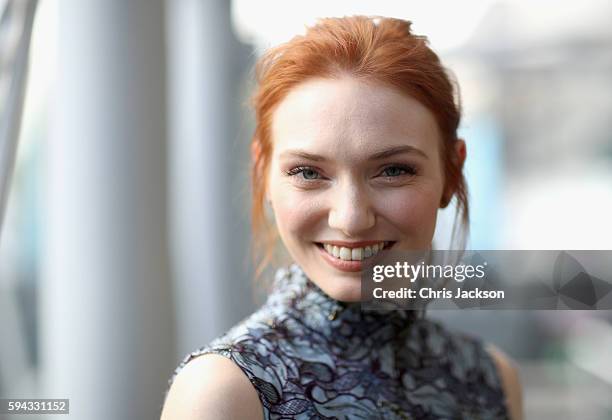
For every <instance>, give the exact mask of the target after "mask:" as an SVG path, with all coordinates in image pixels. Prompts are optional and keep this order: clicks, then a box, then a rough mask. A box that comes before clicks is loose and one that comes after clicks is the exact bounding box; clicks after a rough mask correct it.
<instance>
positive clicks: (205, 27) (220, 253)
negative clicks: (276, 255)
mask: <svg viewBox="0 0 612 420" xmlns="http://www.w3.org/2000/svg"><path fill="white" fill-rule="evenodd" d="M166 4H167V7H168V12H167V13H168V52H169V57H168V58H169V60H168V63H169V67H168V72H169V79H168V80H169V88H170V90H169V97H168V99H169V105H170V106H169V118H170V119H169V124H170V125H169V128H170V130H169V132H170V138H171V144H172V149H171V153H170V162H171V184H170V185H171V186H172V199H171V200H170V210H171V220H172V232H173V236H172V243H173V251H174V253H173V257H174V258H173V263H174V265H173V268H174V274H175V276H174V277H175V278H176V283H175V296H176V302H177V316H178V320H177V321H178V322H177V327H178V330H177V336H178V355H177V357H179V356H180V355H184V354H185V353H187V352H189V351H192V350H194V349H195V348H197V347H198V346H201V345H204V344H206V343H207V342H208V341H209V340H210V339H212V338H213V337H214V336H215V335H217V334H220V333H221V332H222V331H223V330H225V329H226V328H228V327H229V326H231V325H232V324H233V323H235V322H237V321H238V320H240V319H241V318H242V317H244V316H246V315H247V314H248V312H250V311H251V310H252V308H253V305H252V299H251V293H250V285H251V271H250V264H249V260H248V245H249V238H250V236H249V223H248V207H249V200H248V192H249V184H248V182H249V180H248V148H249V146H248V143H249V135H250V130H249V129H248V128H247V127H246V126H245V124H244V118H243V110H244V109H245V106H244V103H243V100H244V93H245V90H246V89H244V86H242V85H241V81H242V80H244V79H245V75H246V73H247V72H248V69H249V68H250V65H249V64H250V62H249V54H250V51H251V50H250V48H247V47H245V46H243V45H241V44H240V43H238V41H237V40H236V39H235V38H234V35H233V32H232V28H231V22H230V2H229V1H226V0H211V1H201V0H169V1H167V2H166Z"/></svg>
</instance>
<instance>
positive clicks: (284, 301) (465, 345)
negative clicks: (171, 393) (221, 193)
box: [169, 264, 509, 420]
mask: <svg viewBox="0 0 612 420" xmlns="http://www.w3.org/2000/svg"><path fill="white" fill-rule="evenodd" d="M360 306H361V305H360V303H359V302H356V303H346V302H341V301H337V300H334V299H332V298H331V297H329V296H328V295H327V294H326V293H325V292H323V291H322V290H321V289H320V288H319V287H318V286H316V285H315V284H314V283H313V282H312V281H310V279H308V278H307V277H306V275H305V274H304V272H303V271H302V270H301V268H300V267H299V266H297V265H296V264H293V265H292V266H290V267H289V268H282V269H280V270H278V271H277V273H276V277H275V280H274V284H273V288H272V292H271V294H270V295H269V296H268V299H267V301H266V303H265V304H264V305H263V306H262V307H261V308H260V309H259V310H257V311H256V312H255V313H254V314H252V315H251V316H249V317H247V318H246V319H245V320H243V321H241V322H240V323H239V324H237V325H236V326H234V327H233V328H232V329H230V330H229V331H228V332H227V333H225V334H224V335H222V336H221V337H218V338H216V339H215V340H213V341H212V342H211V343H210V344H209V345H208V346H205V347H202V348H200V349H198V350H196V351H194V352H192V353H190V354H188V355H187V356H186V357H185V358H184V359H183V361H182V362H181V363H180V364H179V366H178V367H177V368H176V370H175V372H174V375H173V376H172V378H171V379H170V381H169V384H172V382H173V380H174V378H175V377H176V375H177V374H178V372H179V371H180V370H181V369H182V368H183V367H184V366H185V365H186V364H187V363H189V361H190V360H192V359H193V358H195V357H198V356H200V355H203V354H207V353H216V354H220V355H222V356H225V357H227V358H229V359H231V360H233V361H234V363H236V365H238V367H240V369H241V370H242V371H243V372H244V374H245V375H246V376H247V377H248V378H249V380H250V382H251V384H252V385H253V386H254V388H255V390H256V391H257V393H258V395H259V399H260V401H261V404H262V406H263V417H264V419H453V420H454V419H508V418H509V417H508V413H507V407H506V405H505V398H504V393H503V391H502V388H501V385H500V378H499V376H498V372H497V370H496V367H495V365H494V361H493V360H492V358H491V356H490V355H489V353H488V352H487V351H486V350H485V348H484V345H483V343H482V342H481V341H479V340H478V339H476V338H472V337H469V336H466V335H461V334H456V333H450V332H449V331H447V330H445V329H444V328H443V327H442V326H441V325H440V324H438V323H437V322H434V321H431V320H428V319H425V318H421V317H419V316H417V315H416V313H415V312H414V311H401V310H395V311H382V310H376V311H362V310H361V307H360Z"/></svg>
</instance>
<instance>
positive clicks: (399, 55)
mask: <svg viewBox="0 0 612 420" xmlns="http://www.w3.org/2000/svg"><path fill="white" fill-rule="evenodd" d="M410 26H411V22H409V21H404V20H400V19H392V18H383V17H366V16H351V17H343V18H326V19H321V20H320V21H319V22H318V23H317V24H316V25H315V26H313V27H310V28H308V30H307V31H306V34H305V35H300V36H296V37H294V38H293V39H291V40H290V41H289V42H287V43H284V44H281V45H279V46H277V47H275V48H272V49H270V50H268V51H267V52H266V53H265V54H264V56H263V57H262V58H261V59H260V60H259V62H258V63H257V65H256V78H257V89H256V91H255V94H254V96H253V107H254V109H255V117H256V127H255V132H254V134H253V139H252V144H251V152H252V160H253V163H252V173H251V175H252V176H251V179H252V194H253V197H252V198H253V203H252V227H253V238H254V246H255V247H254V250H255V251H256V252H255V259H256V262H257V274H258V275H259V274H261V272H262V271H263V269H265V267H266V265H267V264H268V263H269V262H270V260H271V258H272V255H273V249H274V244H275V242H276V239H277V232H276V230H275V229H274V228H273V226H271V225H270V223H269V221H268V220H267V218H266V215H265V196H266V190H265V189H266V185H267V172H268V167H269V165H270V160H271V156H272V134H271V126H272V115H273V113H274V111H275V109H276V107H277V106H278V104H279V103H280V102H281V101H282V100H283V99H284V98H285V96H286V95H287V94H288V92H289V91H291V89H293V88H294V87H295V86H297V85H298V84H300V83H302V82H304V81H306V80H308V79H311V78H338V77H342V76H345V75H349V76H352V77H355V78H357V79H361V80H365V81H373V82H379V83H382V84H385V85H388V86H392V87H394V88H396V89H398V90H399V91H401V92H404V93H405V94H407V95H410V96H411V97H413V98H415V99H417V100H418V101H419V102H421V103H422V104H423V105H425V106H426V107H427V108H428V109H429V110H430V111H431V112H432V114H433V115H434V116H435V118H436V121H437V123H438V127H439V130H440V134H441V137H442V139H441V140H442V144H441V146H440V153H441V158H442V162H443V167H444V175H445V192H444V194H443V197H442V202H441V206H442V207H446V206H447V205H448V204H449V202H450V200H451V198H452V197H453V196H455V197H456V199H457V217H458V218H459V217H461V219H462V222H463V227H464V231H465V230H467V225H468V221H469V211H468V198H467V186H466V183H465V179H464V176H463V172H462V166H461V161H460V160H459V159H457V156H456V154H455V148H454V143H455V142H456V141H457V128H458V126H459V121H460V119H461V111H460V105H459V100H458V92H457V91H456V89H455V88H454V85H453V84H452V83H451V80H450V78H449V76H448V74H447V72H446V70H445V68H444V67H443V66H442V64H441V62H440V60H439V58H438V56H437V55H436V54H435V53H434V52H433V51H432V50H431V49H430V48H429V46H428V43H427V39H426V38H425V37H423V36H417V35H414V34H413V33H412V32H411V29H410ZM454 233H455V229H453V236H454Z"/></svg>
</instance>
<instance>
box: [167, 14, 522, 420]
mask: <svg viewBox="0 0 612 420" xmlns="http://www.w3.org/2000/svg"><path fill="white" fill-rule="evenodd" d="M254 107H255V111H256V121H257V126H256V130H255V133H254V136H253V142H252V154H253V177H252V180H253V227H254V234H255V238H256V240H258V241H259V242H260V244H261V246H259V247H257V249H261V250H263V252H262V255H261V262H262V266H263V264H266V263H267V262H268V261H269V256H270V252H271V251H270V250H271V247H272V246H273V240H274V237H275V236H274V234H275V232H278V234H279V236H280V239H281V240H282V243H283V245H284V246H285V247H286V249H287V251H288V252H289V254H290V255H291V257H292V258H293V260H294V262H295V263H294V264H293V265H291V266H290V267H289V268H280V269H279V270H278V271H277V274H276V277H275V282H274V285H273V290H272V292H271V294H270V296H269V298H268V300H267V302H266V303H265V304H264V305H263V306H262V307H261V308H260V309H259V310H258V311H257V312H255V313H254V314H253V315H252V316H250V317H249V318H247V319H246V320H244V321H242V322H241V323H240V324H238V325H237V326H235V327H234V328H233V329H231V330H230V331H228V332H227V333H226V334H224V335H223V336H222V337H219V338H217V339H216V340H214V341H213V342H212V343H210V345H208V346H205V347H202V348H200V349H198V350H196V351H194V352H193V353H191V354H189V355H188V356H187V357H186V358H185V360H184V361H183V362H182V363H181V364H180V366H179V367H178V368H177V370H176V372H175V376H174V377H173V378H172V379H171V384H172V386H171V388H170V390H169V392H168V395H167V398H166V404H165V407H164V412H163V414H162V418H163V419H171V418H181V419H204V418H266V419H273V418H274V419H276V418H306V419H311V418H385V419H395V418H398V419H399V418H416V419H435V418H487V419H506V418H514V419H516V418H520V417H521V402H520V387H519V384H518V380H517V377H516V370H515V369H514V368H513V367H512V363H511V362H509V361H508V360H507V358H506V357H505V356H503V355H502V354H501V352H499V351H498V350H495V349H490V348H489V349H488V350H487V349H486V348H485V345H484V344H483V343H482V342H481V341H480V340H478V339H476V338H473V337H468V336H463V335H458V334H454V333H451V332H449V331H447V330H446V329H444V328H443V327H442V326H441V325H439V324H438V323H436V322H434V321H431V320H428V319H426V318H424V317H422V316H420V315H419V314H417V313H415V312H412V311H394V312H379V311H375V312H364V311H361V308H360V304H359V302H360V301H361V298H362V297H361V287H360V282H361V271H362V268H363V265H364V264H365V262H369V260H376V259H378V258H380V257H381V256H384V254H385V253H386V252H388V250H390V249H393V250H400V251H401V250H406V251H408V250H428V249H431V247H432V238H433V235H434V230H435V227H436V218H437V212H438V209H440V208H443V207H446V206H447V205H448V204H449V202H450V201H451V199H452V198H453V197H456V199H457V203H458V213H459V215H460V216H461V219H462V221H463V222H464V223H466V222H467V220H468V203H467V192H466V191H467V189H466V186H465V181H464V178H463V174H462V167H463V162H464V160H465V157H466V148H465V143H464V142H463V141H462V140H461V139H458V138H457V134H456V132H457V127H458V125H459V120H460V111H459V107H458V105H457V102H456V100H455V92H454V90H453V87H452V84H451V82H450V80H449V78H448V76H447V74H446V72H445V70H444V68H443V67H442V65H441V63H440V61H439V60H438V57H437V56H436V54H435V53H434V52H433V51H431V49H429V47H428V46H427V43H426V40H425V38H423V37H420V36H416V35H414V34H412V33H411V31H410V23H409V22H406V21H402V20H398V19H389V18H369V17H363V16H356V17H346V18H337V19H323V20H321V21H320V22H319V23H318V24H317V25H316V26H314V27H312V28H310V29H309V30H308V32H307V33H306V34H305V35H304V36H298V37H295V38H294V39H293V40H291V41H289V42H288V43H286V44H283V45H281V46H279V47H277V48H275V49H272V50H270V51H269V52H268V53H267V54H266V55H265V56H264V57H263V58H262V60H261V61H260V63H259V65H258V88H257V91H256V93H255V96H254ZM266 201H267V202H268V203H269V205H270V207H271V210H272V212H273V214H274V219H275V223H274V225H273V226H271V225H270V223H269V222H268V221H267V220H266V218H265V202H266ZM220 356H222V357H220Z"/></svg>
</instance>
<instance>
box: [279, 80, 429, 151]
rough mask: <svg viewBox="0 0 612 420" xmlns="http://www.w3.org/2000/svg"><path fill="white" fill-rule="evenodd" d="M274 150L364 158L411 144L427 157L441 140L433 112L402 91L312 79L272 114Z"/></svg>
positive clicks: (291, 92) (380, 86)
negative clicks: (363, 156)
mask: <svg viewBox="0 0 612 420" xmlns="http://www.w3.org/2000/svg"><path fill="white" fill-rule="evenodd" d="M272 138H273V143H274V153H275V154H277V153H280V152H282V150H285V149H293V148H300V149H307V150H312V151H313V152H315V151H316V152H319V153H325V154H331V153H333V154H334V155H336V156H344V155H347V154H351V155H352V156H359V155H360V154H366V153H370V152H374V151H377V150H379V149H381V147H384V146H391V147H392V146H400V145H411V146H415V147H418V148H419V149H421V150H423V151H424V152H425V153H427V154H428V155H431V154H435V152H436V151H437V149H438V144H439V132H438V126H437V123H436V120H435V117H434V115H433V114H432V113H431V112H430V111H429V110H428V109H427V108H426V107H425V106H424V105H422V104H421V103H420V102H419V101H417V100H416V99H414V98H412V97H410V96H408V95H406V94H404V93H402V92H400V91H399V90H397V89H395V88H393V87H388V86H385V85H382V84H378V83H370V82H364V81H361V80H357V79H355V78H351V77H345V78H341V79H313V80H309V81H307V82H304V83H301V84H300V85H298V86H296V87H295V88H293V89H292V90H291V91H290V92H289V94H288V95H287V96H286V97H285V98H284V100H283V101H281V103H280V104H279V105H278V107H277V109H276V110H275V112H274V114H273V120H272Z"/></svg>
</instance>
